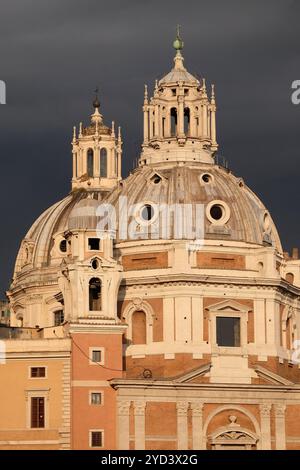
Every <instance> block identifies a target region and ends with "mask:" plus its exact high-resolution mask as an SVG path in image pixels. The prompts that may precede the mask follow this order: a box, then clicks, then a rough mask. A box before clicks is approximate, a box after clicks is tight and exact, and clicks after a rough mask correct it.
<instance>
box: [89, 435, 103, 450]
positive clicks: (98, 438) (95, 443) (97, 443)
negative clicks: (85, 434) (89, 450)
mask: <svg viewBox="0 0 300 470" xmlns="http://www.w3.org/2000/svg"><path fill="white" fill-rule="evenodd" d="M91 447H103V431H91Z"/></svg>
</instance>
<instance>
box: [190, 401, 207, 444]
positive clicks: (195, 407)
mask: <svg viewBox="0 0 300 470" xmlns="http://www.w3.org/2000/svg"><path fill="white" fill-rule="evenodd" d="M191 409H192V432H193V450H200V449H204V446H203V403H192V404H191Z"/></svg>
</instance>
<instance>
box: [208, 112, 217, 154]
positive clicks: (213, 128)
mask: <svg viewBox="0 0 300 470" xmlns="http://www.w3.org/2000/svg"><path fill="white" fill-rule="evenodd" d="M210 131H211V143H212V145H216V143H217V133H216V110H215V108H214V107H213V108H212V110H211V113H210Z"/></svg>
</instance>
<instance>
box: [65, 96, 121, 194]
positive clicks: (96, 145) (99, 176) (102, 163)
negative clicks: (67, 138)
mask: <svg viewBox="0 0 300 470" xmlns="http://www.w3.org/2000/svg"><path fill="white" fill-rule="evenodd" d="M93 107H94V112H93V114H92V115H91V123H90V125H89V126H87V127H84V126H83V125H82V123H80V126H79V134H78V136H77V135H76V129H75V130H74V131H73V140H72V153H73V178H72V189H73V190H77V189H80V188H84V189H91V190H103V191H111V190H112V189H113V188H114V187H115V186H116V185H117V182H118V181H119V180H120V179H121V157H122V143H121V141H120V138H116V135H115V130H114V122H112V126H111V128H109V127H107V126H106V125H105V124H104V122H103V116H102V114H101V113H100V101H99V97H98V88H97V89H96V90H95V99H94V100H93Z"/></svg>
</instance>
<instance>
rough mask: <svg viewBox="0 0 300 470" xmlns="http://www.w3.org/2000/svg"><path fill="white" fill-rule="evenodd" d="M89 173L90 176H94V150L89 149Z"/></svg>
mask: <svg viewBox="0 0 300 470" xmlns="http://www.w3.org/2000/svg"><path fill="white" fill-rule="evenodd" d="M87 174H88V176H89V177H90V178H92V177H93V176H94V151H93V149H88V151H87Z"/></svg>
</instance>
